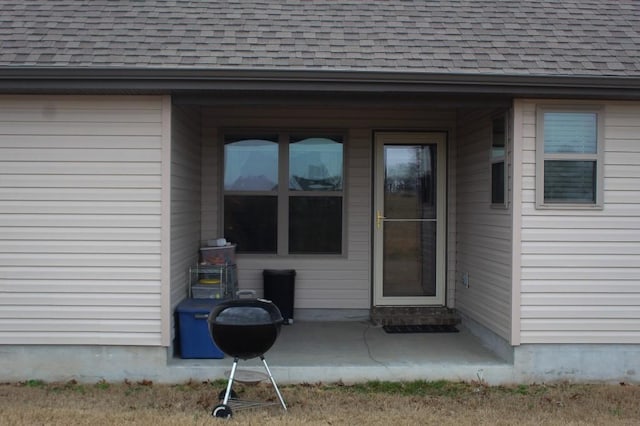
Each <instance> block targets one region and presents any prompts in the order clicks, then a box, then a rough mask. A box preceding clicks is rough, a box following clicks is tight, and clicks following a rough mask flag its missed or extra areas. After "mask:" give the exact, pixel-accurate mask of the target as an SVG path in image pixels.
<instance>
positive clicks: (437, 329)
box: [382, 324, 458, 334]
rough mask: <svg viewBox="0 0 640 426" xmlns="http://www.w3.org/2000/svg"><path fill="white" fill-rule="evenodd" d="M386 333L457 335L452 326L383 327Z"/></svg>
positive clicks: (455, 329)
mask: <svg viewBox="0 0 640 426" xmlns="http://www.w3.org/2000/svg"><path fill="white" fill-rule="evenodd" d="M382 328H383V329H384V331H386V332H387V333H392V334H393V333H395V334H400V333H457V332H458V329H457V328H456V327H455V326H454V325H441V324H437V325H432V324H425V325H385V326H383V327H382Z"/></svg>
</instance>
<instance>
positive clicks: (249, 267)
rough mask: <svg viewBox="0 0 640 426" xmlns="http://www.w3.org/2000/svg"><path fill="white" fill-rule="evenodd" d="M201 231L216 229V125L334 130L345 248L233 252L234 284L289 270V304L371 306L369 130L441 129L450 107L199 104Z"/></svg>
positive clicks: (255, 285)
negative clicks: (339, 151) (342, 139)
mask: <svg viewBox="0 0 640 426" xmlns="http://www.w3.org/2000/svg"><path fill="white" fill-rule="evenodd" d="M203 123H205V124H204V129H203V133H204V135H205V141H204V149H205V152H203V159H204V160H203V161H206V163H205V164H203V217H202V221H203V235H202V239H203V240H206V239H208V238H213V237H216V236H218V234H219V225H220V223H219V222H220V213H221V212H219V211H218V209H217V204H218V203H219V197H220V195H219V186H220V185H219V182H218V176H219V172H220V169H219V167H220V162H219V161H216V159H218V158H220V157H219V155H220V147H219V146H217V145H216V140H217V135H220V134H222V132H223V129H224V128H276V129H282V130H289V129H296V128H311V129H332V130H335V129H338V130H340V129H342V130H343V131H344V132H345V134H346V135H347V142H346V145H345V167H346V175H345V182H346V188H345V208H346V214H347V216H346V221H345V226H346V234H345V238H346V240H347V245H346V247H347V248H346V252H345V254H344V256H318V257H315V256H284V257H277V256H255V255H239V256H238V267H239V283H240V287H241V288H248V289H254V290H256V292H257V293H258V294H262V270H263V269H295V270H296V273H297V274H296V289H295V307H296V308H302V309H368V308H369V307H370V306H371V291H372V277H371V270H372V268H371V244H372V240H371V214H372V210H371V203H372V200H371V194H372V188H371V184H372V155H373V152H372V146H373V143H372V140H373V139H372V138H373V132H374V130H387V129H394V130H396V129H403V130H440V131H442V130H448V129H449V128H451V127H453V126H454V124H455V113H454V112H453V111H435V110H421V109H415V108H413V109H409V108H407V109H404V108H395V109H382V108H380V109H378V108H353V109H340V108H332V107H313V106H309V107H304V108H286V107H269V108H251V107H246V108H241V107H237V108H215V107H210V108H206V109H205V110H204V115H203Z"/></svg>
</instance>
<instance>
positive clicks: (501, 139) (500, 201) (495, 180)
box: [491, 115, 508, 207]
mask: <svg viewBox="0 0 640 426" xmlns="http://www.w3.org/2000/svg"><path fill="white" fill-rule="evenodd" d="M507 138H508V132H507V116H506V115H501V116H500V117H497V118H494V119H493V122H492V132H491V204H493V205H494V206H501V207H504V206H506V200H507V197H506V194H507V162H506V158H507Z"/></svg>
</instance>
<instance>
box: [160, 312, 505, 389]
mask: <svg viewBox="0 0 640 426" xmlns="http://www.w3.org/2000/svg"><path fill="white" fill-rule="evenodd" d="M458 328H459V330H460V332H459V333H408V334H389V333H386V332H385V331H384V330H383V329H382V327H378V326H374V325H373V324H371V323H370V322H369V321H337V322H321V321H307V322H300V321H299V322H295V323H294V324H293V325H288V326H283V327H282V330H281V333H280V336H279V337H278V340H277V341H276V343H275V344H274V346H273V347H272V348H271V349H270V350H269V351H268V352H267V353H266V354H265V357H266V360H267V363H268V364H269V367H270V369H271V372H272V373H273V375H274V377H275V379H276V381H277V382H278V383H283V384H284V383H316V382H324V383H330V382H339V381H342V382H345V383H349V382H357V381H365V380H429V381H432V380H440V379H446V380H464V381H471V380H483V381H487V382H488V383H504V382H510V381H512V379H513V365H512V364H510V363H508V362H506V361H504V360H502V359H500V358H499V357H498V356H497V355H495V354H494V353H492V352H491V351H490V350H489V349H487V348H485V347H484V346H483V345H482V344H481V342H480V340H479V339H478V338H476V337H475V336H473V335H472V334H471V333H470V332H469V331H468V330H467V329H466V328H464V327H462V326H458ZM232 363H233V360H232V358H230V357H228V356H227V357H225V358H224V359H180V358H174V359H172V360H171V361H170V363H169V366H168V371H167V373H168V374H169V375H170V376H171V377H172V379H174V380H187V379H189V378H194V379H199V380H205V379H211V380H213V379H224V378H226V377H227V374H228V371H229V370H230V369H231V365H232ZM238 369H240V370H243V372H246V371H247V370H250V371H258V372H264V367H263V366H262V364H261V362H260V360H259V359H257V358H256V359H251V360H247V361H240V363H239V364H238Z"/></svg>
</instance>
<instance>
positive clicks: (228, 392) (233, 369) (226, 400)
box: [222, 358, 238, 405]
mask: <svg viewBox="0 0 640 426" xmlns="http://www.w3.org/2000/svg"><path fill="white" fill-rule="evenodd" d="M237 366H238V358H234V359H233V365H232V366H231V374H229V381H228V382H227V390H226V391H225V393H224V400H223V401H222V403H223V404H224V405H227V404H228V403H229V396H230V395H231V387H232V386H233V378H234V377H235V375H236V367H237Z"/></svg>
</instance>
